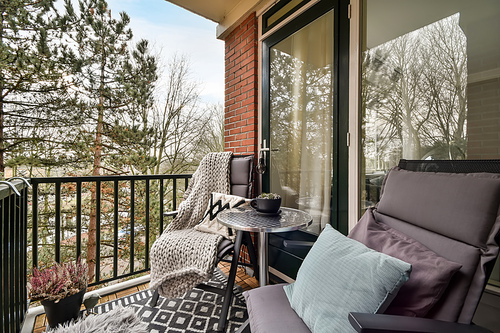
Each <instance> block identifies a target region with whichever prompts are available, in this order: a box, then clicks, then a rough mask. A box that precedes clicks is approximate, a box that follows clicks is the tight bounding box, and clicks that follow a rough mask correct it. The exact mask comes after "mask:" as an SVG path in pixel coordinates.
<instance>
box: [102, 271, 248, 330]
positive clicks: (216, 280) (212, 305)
mask: <svg viewBox="0 0 500 333" xmlns="http://www.w3.org/2000/svg"><path fill="white" fill-rule="evenodd" d="M226 281H227V277H226V276H225V275H224V273H222V272H221V271H220V270H219V269H216V270H215V273H214V276H213V277H212V279H211V280H210V281H209V282H208V283H207V284H209V285H212V286H214V287H219V288H221V287H224V286H225V284H226ZM152 295H153V293H152V292H151V291H150V290H144V291H140V292H138V293H135V294H132V295H129V296H125V297H122V298H119V299H116V300H113V301H109V302H107V303H103V304H100V305H97V306H96V307H95V308H94V312H95V313H97V314H101V313H104V312H107V311H110V310H111V309H113V308H115V307H117V306H118V305H121V306H123V307H132V308H133V309H134V310H135V311H136V313H137V314H138V315H139V317H141V320H142V321H143V322H146V323H148V325H149V327H148V329H149V331H150V332H152V333H164V332H165V333H174V332H175V333H181V332H182V333H202V332H203V333H205V332H214V331H216V329H217V322H218V321H219V317H220V312H221V308H222V299H223V297H222V296H220V295H217V294H214V293H210V292H207V291H203V290H201V289H196V288H195V289H192V290H190V291H188V292H187V293H186V294H184V295H183V296H182V297H181V298H175V299H167V298H163V297H160V299H159V301H158V305H157V306H156V307H154V308H152V307H150V306H149V301H150V300H151V296H152ZM247 318H248V315H247V311H246V305H245V301H244V298H243V295H242V294H241V289H240V288H239V287H238V286H236V287H235V292H234V297H233V302H232V305H231V307H230V309H229V320H228V322H227V324H226V332H235V331H236V330H237V329H238V328H239V327H240V326H241V324H243V323H244V322H245V320H246V319H247Z"/></svg>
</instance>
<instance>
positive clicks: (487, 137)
mask: <svg viewBox="0 0 500 333" xmlns="http://www.w3.org/2000/svg"><path fill="white" fill-rule="evenodd" d="M467 98H468V114H467V137H468V140H467V159H474V160H475V159H498V158H500V78H496V79H491V80H485V81H480V82H475V83H471V84H469V85H468V87H467Z"/></svg>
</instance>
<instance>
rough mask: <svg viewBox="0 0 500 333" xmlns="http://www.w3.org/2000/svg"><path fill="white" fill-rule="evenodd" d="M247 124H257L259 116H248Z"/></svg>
mask: <svg viewBox="0 0 500 333" xmlns="http://www.w3.org/2000/svg"><path fill="white" fill-rule="evenodd" d="M247 124H248V125H250V124H257V117H253V118H248V119H247Z"/></svg>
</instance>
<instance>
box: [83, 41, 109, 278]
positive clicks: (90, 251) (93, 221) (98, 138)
mask: <svg viewBox="0 0 500 333" xmlns="http://www.w3.org/2000/svg"><path fill="white" fill-rule="evenodd" d="M103 45H104V44H103ZM104 59H105V55H104V54H103V57H102V62H101V76H100V79H101V80H100V81H101V82H100V88H99V105H98V108H97V109H98V113H99V114H98V116H97V130H96V135H95V141H94V166H93V170H92V176H99V175H101V157H102V132H103V128H104V125H103V122H104V68H105V60H104ZM100 190H101V189H100V188H97V186H95V185H93V186H92V189H91V193H92V196H91V202H90V220H89V240H88V243H87V265H88V267H89V281H92V280H93V278H94V271H95V267H96V257H97V256H96V251H97V250H98V249H97V247H96V244H97V242H96V240H97V235H96V234H97V233H96V230H97V228H96V227H97V204H98V202H97V191H100ZM95 273H96V274H97V273H98V272H95Z"/></svg>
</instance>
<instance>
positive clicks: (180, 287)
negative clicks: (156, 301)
mask: <svg viewBox="0 0 500 333" xmlns="http://www.w3.org/2000/svg"><path fill="white" fill-rule="evenodd" d="M231 156H232V153H230V152H227V153H209V154H207V155H206V156H205V157H204V158H203V160H202V161H201V162H200V166H199V167H198V169H197V170H196V172H195V173H194V174H193V178H192V179H191V182H190V183H189V186H188V188H187V190H186V192H185V193H184V201H183V202H182V203H181V204H180V205H179V213H178V214H177V216H176V217H175V218H174V219H173V221H172V222H171V223H170V224H169V225H168V227H167V228H166V229H165V231H164V232H163V234H162V235H161V236H160V237H159V238H158V239H157V240H156V241H155V243H154V244H153V246H152V247H151V281H150V289H152V290H154V289H156V288H158V291H159V293H160V295H162V296H164V297H168V298H174V297H179V296H181V295H182V294H184V293H185V292H186V291H188V290H190V289H192V288H194V287H196V286H197V285H198V284H200V283H201V282H203V281H206V280H208V279H210V277H211V276H212V274H213V271H214V269H215V265H216V263H217V248H218V246H219V243H220V242H221V240H222V236H221V235H217V234H211V233H206V232H200V231H198V230H195V229H193V227H194V226H195V225H197V224H198V223H199V222H200V221H201V220H202V219H203V215H204V213H205V210H206V208H207V204H208V202H209V200H210V195H211V193H212V192H219V193H229V187H230V185H229V164H230V161H231Z"/></svg>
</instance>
